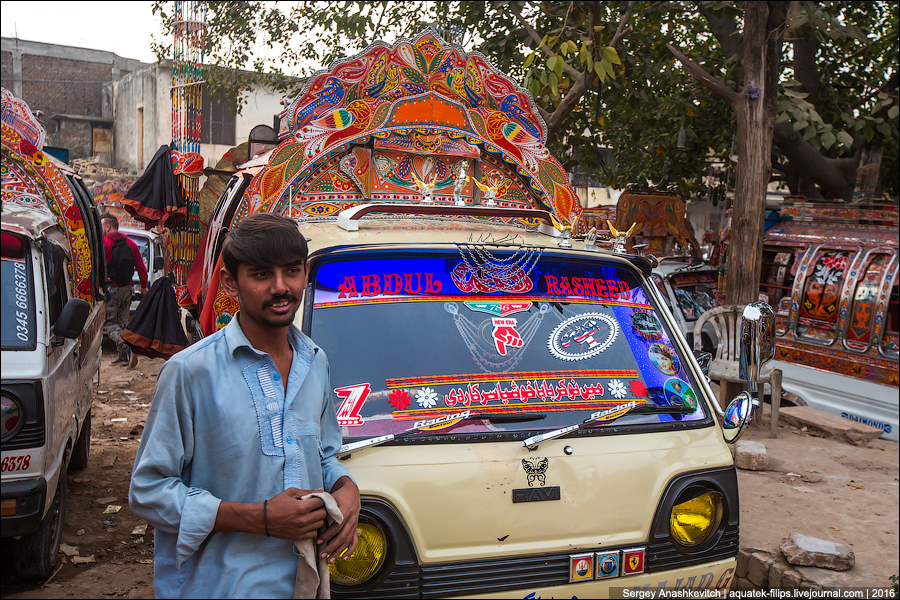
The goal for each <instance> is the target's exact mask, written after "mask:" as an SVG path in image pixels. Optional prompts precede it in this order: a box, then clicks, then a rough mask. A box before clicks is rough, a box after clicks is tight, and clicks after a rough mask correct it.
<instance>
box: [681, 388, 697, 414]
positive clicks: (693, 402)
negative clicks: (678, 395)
mask: <svg viewBox="0 0 900 600" xmlns="http://www.w3.org/2000/svg"><path fill="white" fill-rule="evenodd" d="M682 398H684V405H685V406H687V407H688V408H689V409H691V410H697V396H695V395H694V390H692V389H691V388H688V389H687V390H686V391H685V392H684V396H682Z"/></svg>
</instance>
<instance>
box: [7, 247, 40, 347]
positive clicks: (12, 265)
mask: <svg viewBox="0 0 900 600" xmlns="http://www.w3.org/2000/svg"><path fill="white" fill-rule="evenodd" d="M4 235H5V234H4ZM0 290H2V292H0V294H2V308H0V310H2V313H3V319H2V320H0V322H2V326H0V332H2V335H0V340H2V348H3V349H4V350H33V349H34V347H35V326H34V319H35V310H34V289H33V284H32V279H31V265H30V263H29V260H28V258H27V255H25V256H23V257H21V258H11V257H5V256H4V257H3V259H2V260H0Z"/></svg>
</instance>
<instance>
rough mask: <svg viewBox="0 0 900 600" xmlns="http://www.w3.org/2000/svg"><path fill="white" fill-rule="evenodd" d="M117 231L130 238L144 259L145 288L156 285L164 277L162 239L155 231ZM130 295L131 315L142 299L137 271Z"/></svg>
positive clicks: (121, 228)
mask: <svg viewBox="0 0 900 600" xmlns="http://www.w3.org/2000/svg"><path fill="white" fill-rule="evenodd" d="M119 231H120V232H122V233H124V234H125V235H127V236H128V237H129V238H131V241H132V242H134V243H135V244H137V247H138V250H140V251H141V257H142V258H143V259H144V267H145V268H146V269H147V287H148V288H149V287H150V286H151V285H153V284H154V283H156V280H157V279H159V278H160V277H164V276H165V274H166V273H165V266H166V265H165V258H164V257H165V246H164V242H163V237H162V236H161V235H160V234H158V233H156V232H155V231H151V230H146V229H140V228H137V227H124V226H122V227H119ZM131 281H132V288H133V289H132V293H131V313H132V314H134V311H135V310H137V307H138V304H140V303H141V300H142V299H143V297H144V296H143V294H141V280H140V278H139V277H138V274H137V270H135V272H134V276H133V277H132V279H131Z"/></svg>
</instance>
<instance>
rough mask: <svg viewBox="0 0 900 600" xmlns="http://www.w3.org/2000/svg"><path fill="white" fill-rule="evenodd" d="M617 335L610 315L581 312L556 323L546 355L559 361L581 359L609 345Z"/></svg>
mask: <svg viewBox="0 0 900 600" xmlns="http://www.w3.org/2000/svg"><path fill="white" fill-rule="evenodd" d="M618 334H619V326H618V325H617V324H616V321H615V319H613V318H612V317H610V316H608V315H604V314H602V313H596V312H589V313H583V314H580V315H576V316H574V317H570V318H568V319H566V320H565V321H563V322H562V323H560V324H559V325H557V326H556V329H554V330H553V332H552V333H551V334H550V338H549V339H548V340H547V346H548V347H549V348H550V354H552V355H553V356H555V357H556V358H558V359H560V360H584V359H586V358H590V357H592V356H596V355H597V354H600V353H601V352H603V351H604V350H606V349H607V348H609V347H610V346H611V345H612V343H613V342H614V341H615V340H616V336H617V335H618Z"/></svg>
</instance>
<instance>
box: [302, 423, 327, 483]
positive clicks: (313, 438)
mask: <svg viewBox="0 0 900 600" xmlns="http://www.w3.org/2000/svg"><path fill="white" fill-rule="evenodd" d="M296 436H297V439H296V442H297V447H298V449H299V451H300V452H299V454H300V456H299V459H300V460H299V462H300V486H301V487H302V488H305V489H308V490H313V489H315V488H320V487H324V484H323V479H324V478H323V476H322V452H321V443H320V441H319V424H318V423H312V422H310V421H300V422H298V423H297V428H296Z"/></svg>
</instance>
